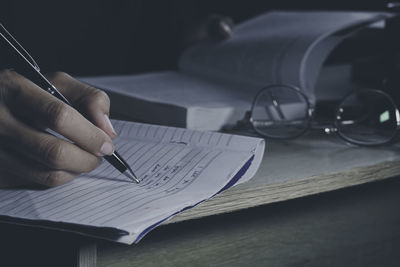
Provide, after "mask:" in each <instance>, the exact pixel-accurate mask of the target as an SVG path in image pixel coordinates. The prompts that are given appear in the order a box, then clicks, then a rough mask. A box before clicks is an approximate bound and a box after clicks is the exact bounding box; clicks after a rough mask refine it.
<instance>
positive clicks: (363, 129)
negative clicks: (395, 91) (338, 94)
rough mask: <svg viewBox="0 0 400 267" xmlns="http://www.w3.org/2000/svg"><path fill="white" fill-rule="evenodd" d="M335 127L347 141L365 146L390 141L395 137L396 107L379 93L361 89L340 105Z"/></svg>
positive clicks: (386, 96) (383, 94)
mask: <svg viewBox="0 0 400 267" xmlns="http://www.w3.org/2000/svg"><path fill="white" fill-rule="evenodd" d="M335 126H336V128H337V130H338V133H339V135H341V136H342V137H343V138H344V139H346V140H348V141H350V142H353V143H356V144H363V145H374V144H383V143H386V142H389V141H390V140H391V139H392V138H393V136H394V135H395V134H396V130H397V117H396V106H395V105H394V103H393V101H392V100H391V98H390V97H389V96H388V95H386V94H385V93H383V92H381V91H377V90H369V89H366V90H362V91H359V92H356V93H353V94H351V95H349V96H347V97H346V98H345V99H344V100H343V101H342V102H341V104H340V105H339V108H338V111H337V114H336V121H335Z"/></svg>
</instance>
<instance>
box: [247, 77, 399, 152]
mask: <svg viewBox="0 0 400 267" xmlns="http://www.w3.org/2000/svg"><path fill="white" fill-rule="evenodd" d="M273 87H286V88H289V89H291V90H294V91H295V92H296V93H298V94H299V95H301V96H302V97H303V99H304V100H305V104H306V118H305V119H306V120H307V121H306V124H305V127H304V129H303V130H302V131H300V132H299V133H298V134H295V135H293V136H289V137H279V136H270V135H268V134H265V133H263V132H261V131H260V130H259V129H257V127H256V126H255V125H254V122H255V120H254V119H253V110H254V108H255V106H256V104H257V100H258V98H259V96H260V95H261V94H263V93H264V92H265V91H266V90H269V89H270V88H273ZM362 91H364V92H365V91H370V92H374V93H378V94H381V95H383V96H384V97H386V98H387V99H388V100H389V101H390V104H392V105H393V107H394V109H395V114H396V129H395V130H394V131H393V134H392V136H391V137H390V138H389V139H388V140H386V141H382V142H377V143H369V142H362V141H355V140H354V139H352V138H350V137H347V136H346V135H344V134H343V133H341V131H340V130H339V129H340V127H339V126H338V123H339V120H338V119H337V117H338V115H339V113H340V112H341V111H340V109H341V105H342V103H343V102H344V100H345V99H347V98H348V97H349V96H351V95H352V94H356V93H358V92H362ZM246 113H249V117H248V118H246V119H245V120H247V121H248V123H250V125H251V127H252V128H253V130H254V131H255V132H256V133H257V134H259V135H261V136H264V137H267V138H272V139H280V140H291V139H295V138H298V137H300V136H302V135H303V134H305V133H306V132H307V131H309V130H312V129H323V130H324V132H325V133H326V134H331V133H336V134H337V135H338V136H339V138H340V139H342V140H343V141H345V142H347V143H350V144H353V145H358V146H369V147H371V146H382V145H386V144H390V143H392V142H393V141H394V140H395V139H396V137H397V135H398V134H399V130H400V112H399V109H398V107H397V105H396V103H395V102H394V100H393V98H392V97H391V96H390V95H389V94H387V93H386V92H384V91H382V90H377V89H371V88H364V89H357V90H353V91H352V92H349V93H347V94H346V95H345V96H344V97H342V98H341V99H340V101H339V104H338V105H337V107H336V109H335V112H334V114H335V118H334V121H333V122H332V124H331V125H330V126H328V127H326V126H324V125H316V126H313V125H312V122H313V117H314V115H315V107H314V105H311V103H310V100H309V98H308V96H307V95H306V94H305V93H304V92H302V90H301V89H300V88H299V87H297V86H294V85H290V84H279V83H277V84H269V85H267V86H265V87H263V88H262V89H260V90H259V91H258V92H257V94H256V95H255V97H254V99H253V102H252V105H251V110H250V111H248V112H246Z"/></svg>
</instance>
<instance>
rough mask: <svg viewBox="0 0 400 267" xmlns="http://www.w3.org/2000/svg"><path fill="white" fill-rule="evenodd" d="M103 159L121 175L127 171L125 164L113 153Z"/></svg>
mask: <svg viewBox="0 0 400 267" xmlns="http://www.w3.org/2000/svg"><path fill="white" fill-rule="evenodd" d="M104 159H105V160H107V161H108V163H110V164H111V165H112V166H114V167H115V168H116V169H117V170H119V171H120V172H121V173H123V172H124V171H126V169H127V168H126V166H125V164H124V163H123V162H122V161H121V159H120V157H118V156H116V155H115V152H114V154H113V155H110V156H108V155H107V156H104Z"/></svg>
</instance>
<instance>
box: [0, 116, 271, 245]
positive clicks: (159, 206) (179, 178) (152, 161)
mask: <svg viewBox="0 0 400 267" xmlns="http://www.w3.org/2000/svg"><path fill="white" fill-rule="evenodd" d="M114 125H115V128H116V131H117V132H118V133H119V137H118V138H117V139H116V141H115V145H116V148H117V150H118V152H119V153H120V154H121V155H122V156H123V157H124V158H125V159H126V161H127V162H128V163H129V164H130V165H131V167H132V169H133V170H134V171H135V173H136V174H137V175H138V177H140V178H141V179H143V181H142V182H141V183H140V184H135V183H131V182H129V181H127V179H126V178H125V177H124V176H122V175H121V174H119V173H118V171H117V170H115V169H114V168H113V167H112V166H111V165H109V164H108V163H107V162H103V163H102V164H101V165H100V166H99V167H98V168H97V169H95V170H94V171H92V172H91V173H88V174H85V175H82V176H81V177H79V178H77V179H75V180H74V181H72V182H71V183H68V184H66V185H63V186H60V187H57V188H50V189H47V190H10V189H8V190H6V189H3V190H0V215H2V216H8V217H13V218H22V219H29V220H44V221H51V222H63V223H70V224H78V225H85V226H95V227H107V228H115V229H119V230H122V231H125V232H126V233H128V236H126V237H121V238H117V240H118V241H120V242H127V243H132V242H133V241H135V240H136V238H137V237H138V236H139V235H140V234H141V233H142V232H143V231H144V230H146V229H148V228H149V227H150V226H152V225H155V224H157V223H159V222H160V221H162V220H163V219H165V218H167V217H169V216H171V215H173V214H175V213H177V212H179V211H181V210H182V209H184V208H186V207H189V206H193V205H196V204H197V203H199V202H201V201H204V200H206V199H208V198H210V197H212V196H213V195H215V194H216V193H217V192H218V191H219V190H221V189H222V188H223V187H224V186H225V185H226V184H227V183H228V182H229V181H230V180H232V178H233V177H234V176H235V174H236V173H237V172H238V170H239V169H241V168H242V167H243V165H245V163H246V162H248V161H249V160H251V159H252V158H253V156H254V155H255V154H261V155H262V153H263V150H264V143H263V141H262V140H261V139H257V138H249V137H242V136H232V135H227V134H219V133H209V132H199V131H191V130H185V129H178V128H173V127H165V126H151V125H146V124H139V123H129V122H119V121H117V122H114ZM257 167H258V166H256V169H257Z"/></svg>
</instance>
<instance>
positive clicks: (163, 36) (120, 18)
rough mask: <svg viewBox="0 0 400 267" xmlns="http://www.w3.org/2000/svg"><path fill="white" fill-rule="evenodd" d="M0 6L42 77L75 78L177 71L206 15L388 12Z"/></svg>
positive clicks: (149, 1) (124, 3) (278, 0)
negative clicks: (189, 38) (58, 73)
mask: <svg viewBox="0 0 400 267" xmlns="http://www.w3.org/2000/svg"><path fill="white" fill-rule="evenodd" d="M0 5H1V8H0V12H1V13H0V15H1V17H0V18H1V22H2V23H3V24H4V25H5V26H6V27H7V28H8V29H9V31H10V32H12V33H13V34H14V36H15V37H16V38H17V39H18V40H19V41H20V42H21V43H22V44H23V46H24V47H26V48H28V50H29V52H30V53H31V54H32V56H33V57H34V58H35V59H36V61H37V62H38V64H39V65H40V66H41V68H42V70H44V71H65V72H68V73H71V74H74V75H101V74H117V73H121V74H122V73H137V72H146V71H156V70H165V69H172V68H175V67H176V62H177V59H178V57H179V54H180V53H181V51H182V47H183V44H182V40H183V38H184V36H185V35H186V34H187V33H188V32H190V31H191V29H193V28H194V25H196V24H197V23H198V22H199V21H200V20H201V19H203V18H205V17H206V16H207V15H209V14H221V15H224V16H229V17H231V18H232V19H233V20H234V21H235V23H239V22H241V21H243V20H245V19H247V18H249V17H252V16H255V15H257V14H260V13H263V12H265V11H267V10H269V9H330V10H385V6H386V4H385V1H382V0H380V1H379V0H374V1H371V0H369V1H354V0H347V1H343V0H336V1H315V0H312V1H311V0H302V1H299V0H297V1H296V0H291V1H289V0H269V1H249V0H247V1H244V0H236V1H226V0H221V1H211V0H203V1H195V0H172V1H156V0H146V1H144V0H142V1H138V0H136V1H132V0H131V1H128V0H113V1H111V0H82V1H74V0H72V1H32V0H12V1H11V0H1V4H0ZM3 59H4V57H3ZM1 61H4V60H2V59H1V58H0V63H1Z"/></svg>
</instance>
